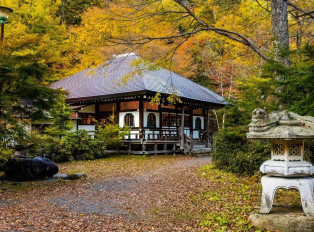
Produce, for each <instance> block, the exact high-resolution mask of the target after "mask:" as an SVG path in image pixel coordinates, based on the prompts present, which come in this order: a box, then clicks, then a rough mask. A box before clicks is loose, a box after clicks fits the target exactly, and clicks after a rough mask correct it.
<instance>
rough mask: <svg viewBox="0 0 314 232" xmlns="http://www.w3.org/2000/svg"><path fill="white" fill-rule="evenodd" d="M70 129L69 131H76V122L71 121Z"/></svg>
mask: <svg viewBox="0 0 314 232" xmlns="http://www.w3.org/2000/svg"><path fill="white" fill-rule="evenodd" d="M71 123H72V129H71V131H76V126H77V120H72V122H71Z"/></svg>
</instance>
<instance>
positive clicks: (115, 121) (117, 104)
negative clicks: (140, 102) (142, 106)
mask: <svg viewBox="0 0 314 232" xmlns="http://www.w3.org/2000/svg"><path fill="white" fill-rule="evenodd" d="M119 113H120V102H119V100H117V101H116V107H115V113H114V123H115V124H119Z"/></svg>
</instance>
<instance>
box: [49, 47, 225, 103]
mask: <svg viewBox="0 0 314 232" xmlns="http://www.w3.org/2000/svg"><path fill="white" fill-rule="evenodd" d="M139 59H140V57H139V56H137V55H136V54H134V53H130V54H126V55H119V56H116V57H115V58H113V59H112V60H110V61H109V62H107V63H106V64H105V65H101V66H99V67H97V68H89V69H86V70H84V71H82V72H79V73H77V74H74V75H72V76H69V77H67V78H65V79H63V80H60V81H57V82H55V83H53V84H52V85H51V88H54V89H57V88H63V89H64V90H66V91H68V93H69V96H68V99H75V98H88V97H89V98H90V97H97V96H106V95H114V94H124V93H131V92H137V91H152V92H160V93H164V94H172V93H175V94H176V95H177V96H179V97H184V98H188V99H193V100H198V101H203V102H209V103H215V104H225V100H224V99H223V98H222V97H220V96H219V95H217V94H215V93H213V92H212V91H210V90H208V89H206V88H204V87H202V86H200V85H198V84H196V83H194V82H192V81H190V80H189V79H186V78H184V77H182V76H180V75H178V74H176V73H174V72H171V71H169V70H166V69H163V68H160V69H145V70H144V71H141V72H136V71H137V70H139V69H140V67H143V65H141V64H140V65H134V63H135V62H136V61H138V60H139ZM131 74H132V75H131ZM127 77H129V78H127ZM125 79H127V81H126V82H125V81H123V80H125Z"/></svg>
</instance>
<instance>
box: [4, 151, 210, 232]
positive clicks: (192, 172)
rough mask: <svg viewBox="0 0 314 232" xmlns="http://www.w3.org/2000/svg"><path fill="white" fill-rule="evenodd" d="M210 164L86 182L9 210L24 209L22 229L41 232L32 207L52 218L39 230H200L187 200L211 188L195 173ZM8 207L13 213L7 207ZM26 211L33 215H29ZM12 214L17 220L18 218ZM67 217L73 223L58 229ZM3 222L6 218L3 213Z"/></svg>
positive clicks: (185, 162) (194, 161)
mask: <svg viewBox="0 0 314 232" xmlns="http://www.w3.org/2000/svg"><path fill="white" fill-rule="evenodd" d="M210 163H211V159H210V157H198V158H194V157H191V158H189V159H186V158H184V159H181V160H180V159H178V161H176V162H174V163H172V164H168V165H164V166H162V167H160V168H158V169H155V170H150V171H145V172H142V173H140V174H136V175H133V176H129V177H120V178H112V179H109V180H103V181H98V182H93V183H86V184H84V185H82V186H80V188H74V187H73V188H72V189H71V188H61V191H58V190H54V191H52V192H50V193H49V194H47V195H45V196H41V198H40V199H38V193H36V192H35V193H34V195H33V196H30V197H29V199H24V200H23V201H22V204H19V205H15V204H13V205H11V207H15V209H13V210H17V211H19V210H20V211H22V210H23V212H24V213H18V216H19V215H20V220H22V222H24V221H23V220H26V219H29V220H31V223H28V224H29V226H28V227H27V226H26V227H25V223H24V224H23V231H37V229H38V228H39V227H38V225H37V224H36V223H34V222H33V220H35V218H34V217H35V215H34V216H33V215H32V213H33V211H34V207H35V208H36V210H37V211H36V210H35V211H36V215H37V216H38V215H41V216H42V217H43V218H46V217H49V216H47V215H50V219H49V220H48V219H41V220H43V222H42V223H45V224H47V225H46V227H45V228H47V230H42V229H40V230H39V229H38V231H59V230H58V229H56V228H62V230H63V231H133V232H134V231H199V229H200V228H199V227H198V225H199V222H197V220H195V219H193V218H191V217H190V216H188V215H190V214H193V210H195V208H194V207H195V206H193V205H192V204H191V201H190V200H189V196H190V194H195V193H199V192H201V191H203V190H204V189H206V188H208V187H209V183H207V182H206V181H205V180H203V179H202V178H200V176H199V175H197V169H198V168H199V167H200V166H203V165H206V164H210ZM36 194H37V196H36ZM47 202H48V203H49V204H47ZM6 207H8V208H7V210H10V206H9V205H7V206H6ZM21 207H22V208H21ZM32 207H33V208H32ZM11 210H12V208H11ZM32 210H33V211H32ZM25 211H27V212H29V214H28V216H27V217H25V214H26V215H27V212H25ZM9 215H10V214H9ZM11 216H14V217H16V215H15V214H12V215H11ZM18 216H17V217H18ZM41 216H40V217H41ZM68 217H70V218H71V219H72V221H71V222H69V223H68V224H67V223H64V224H65V225H63V226H61V227H60V223H61V224H62V221H63V220H64V221H68ZM0 219H6V218H5V217H1V214H0ZM7 220H9V219H7ZM12 220H15V219H12ZM16 220H17V219H16ZM80 221H81V222H82V223H81V224H79V222H80ZM5 222H7V223H9V222H10V221H5ZM71 223H74V224H75V225H74V224H73V225H71ZM4 225H6V224H4ZM57 225H58V226H59V227H57ZM77 225H81V226H79V227H76V226H77ZM6 228H11V227H6ZM0 231H2V230H1V225H0ZM4 231H5V230H4ZM8 231H10V230H8Z"/></svg>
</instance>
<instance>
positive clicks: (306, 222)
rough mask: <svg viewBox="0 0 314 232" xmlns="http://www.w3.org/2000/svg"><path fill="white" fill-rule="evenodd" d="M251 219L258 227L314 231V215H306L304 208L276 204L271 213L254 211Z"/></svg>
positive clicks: (289, 230)
mask: <svg viewBox="0 0 314 232" xmlns="http://www.w3.org/2000/svg"><path fill="white" fill-rule="evenodd" d="M249 221H250V222H251V223H252V224H253V225H254V226H256V227H258V228H260V229H263V230H267V231H281V232H313V231H314V217H313V216H311V217H310V216H305V214H304V213H303V210H302V208H301V207H300V208H291V207H278V206H274V207H273V209H272V211H271V213H269V214H260V213H257V212H254V213H253V214H251V215H250V217H249Z"/></svg>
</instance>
